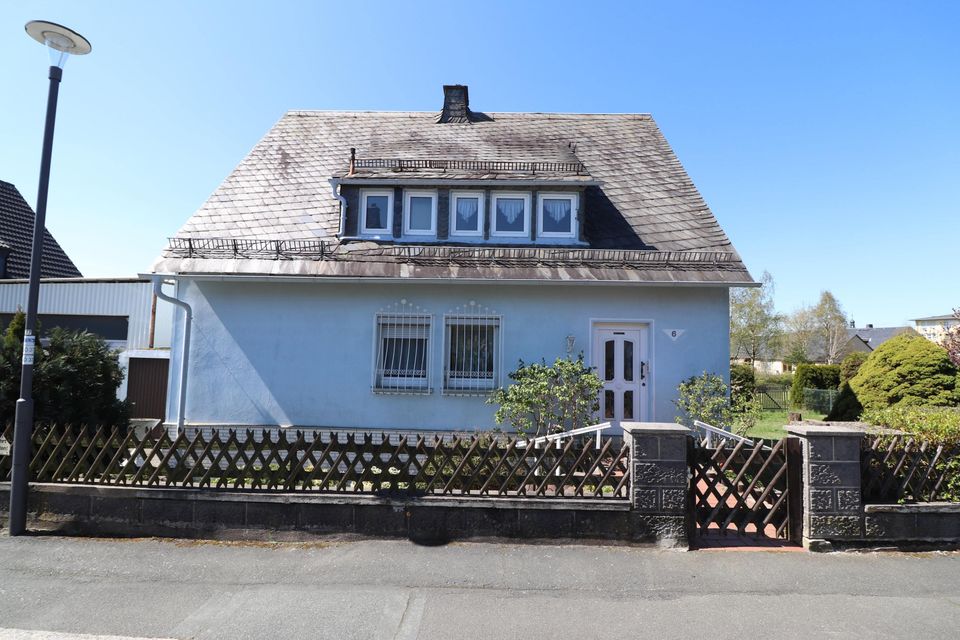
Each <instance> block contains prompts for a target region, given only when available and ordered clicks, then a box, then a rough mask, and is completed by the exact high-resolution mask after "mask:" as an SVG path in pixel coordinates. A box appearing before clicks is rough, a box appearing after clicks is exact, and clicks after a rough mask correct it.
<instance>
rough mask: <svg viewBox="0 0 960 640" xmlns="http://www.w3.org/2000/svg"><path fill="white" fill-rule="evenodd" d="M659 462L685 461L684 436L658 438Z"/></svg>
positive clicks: (685, 444) (685, 441) (685, 446)
mask: <svg viewBox="0 0 960 640" xmlns="http://www.w3.org/2000/svg"><path fill="white" fill-rule="evenodd" d="M660 460H680V461H682V462H684V463H686V461H687V437H686V436H660Z"/></svg>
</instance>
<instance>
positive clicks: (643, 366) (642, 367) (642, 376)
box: [640, 360, 647, 382]
mask: <svg viewBox="0 0 960 640" xmlns="http://www.w3.org/2000/svg"><path fill="white" fill-rule="evenodd" d="M646 379H647V363H646V362H643V361H642V360H641V361H640V382H643V381H645V380H646Z"/></svg>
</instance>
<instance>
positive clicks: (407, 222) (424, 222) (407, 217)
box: [403, 191, 437, 236]
mask: <svg viewBox="0 0 960 640" xmlns="http://www.w3.org/2000/svg"><path fill="white" fill-rule="evenodd" d="M403 199H404V203H403V220H404V223H403V234H404V235H408V236H435V235H437V192H436V191H406V192H404V198H403Z"/></svg>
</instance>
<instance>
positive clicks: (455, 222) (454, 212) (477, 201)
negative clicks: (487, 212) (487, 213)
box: [450, 191, 484, 237]
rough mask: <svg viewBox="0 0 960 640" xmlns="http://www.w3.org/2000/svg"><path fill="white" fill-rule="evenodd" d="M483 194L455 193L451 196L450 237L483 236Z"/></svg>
mask: <svg viewBox="0 0 960 640" xmlns="http://www.w3.org/2000/svg"><path fill="white" fill-rule="evenodd" d="M483 213H484V212H483V193H482V192H480V191H454V192H452V193H451V194H450V235H451V236H475V237H476V236H482V235H483Z"/></svg>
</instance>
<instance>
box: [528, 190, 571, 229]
mask: <svg viewBox="0 0 960 640" xmlns="http://www.w3.org/2000/svg"><path fill="white" fill-rule="evenodd" d="M577 200H578V198H577V195H576V194H574V193H541V194H540V197H539V198H538V199H537V236H538V237H541V238H575V237H576V235H577V228H576V220H577Z"/></svg>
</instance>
